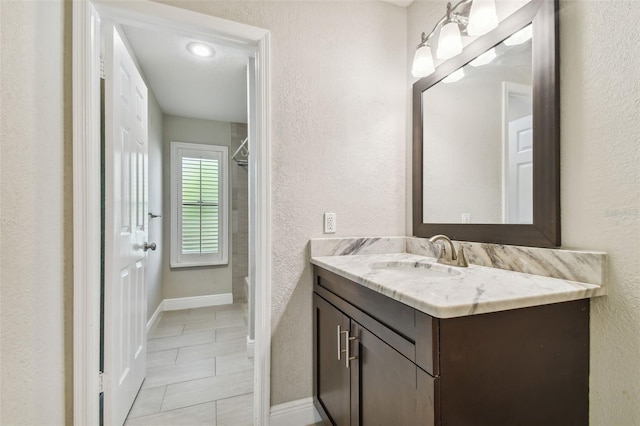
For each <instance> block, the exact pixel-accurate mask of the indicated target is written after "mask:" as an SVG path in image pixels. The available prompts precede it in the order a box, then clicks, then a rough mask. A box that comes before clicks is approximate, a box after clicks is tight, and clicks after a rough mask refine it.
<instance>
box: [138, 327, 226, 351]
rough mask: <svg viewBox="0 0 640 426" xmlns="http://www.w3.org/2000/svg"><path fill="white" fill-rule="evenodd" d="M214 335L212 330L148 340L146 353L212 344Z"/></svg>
mask: <svg viewBox="0 0 640 426" xmlns="http://www.w3.org/2000/svg"><path fill="white" fill-rule="evenodd" d="M214 340H215V333H214V332H213V330H211V331H204V332H198V333H190V334H181V335H180V336H170V337H159V338H157V339H149V341H148V342H147V351H148V352H154V351H161V350H165V349H174V348H182V347H187V346H193V345H201V344H203V343H209V342H213V341H214Z"/></svg>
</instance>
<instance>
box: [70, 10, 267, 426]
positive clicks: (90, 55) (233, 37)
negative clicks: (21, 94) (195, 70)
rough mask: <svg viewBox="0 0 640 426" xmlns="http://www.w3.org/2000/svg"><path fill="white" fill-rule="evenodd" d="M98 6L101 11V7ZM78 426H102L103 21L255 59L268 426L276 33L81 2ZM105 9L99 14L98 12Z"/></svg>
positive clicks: (262, 415)
mask: <svg viewBox="0 0 640 426" xmlns="http://www.w3.org/2000/svg"><path fill="white" fill-rule="evenodd" d="M94 6H95V8H94ZM72 8H73V21H72V32H73V46H72V60H73V63H72V69H73V108H72V112H73V160H74V161H73V181H74V200H73V212H74V224H73V226H74V237H73V244H74V265H75V266H74V319H73V326H74V367H73V371H74V423H75V424H98V423H99V404H98V397H99V393H98V366H99V363H98V361H99V348H100V345H99V329H100V327H99V312H100V132H99V129H100V104H99V93H100V90H99V79H98V76H99V53H100V49H99V43H100V37H99V34H100V33H99V31H97V29H98V28H99V18H109V19H110V20H112V21H115V22H116V23H127V24H129V25H132V24H133V25H139V26H146V27H161V28H165V29H170V30H172V31H177V32H181V33H183V34H190V35H192V36H193V35H194V34H197V35H198V38H200V39H202V40H204V41H206V40H210V41H212V42H216V43H220V44H223V45H233V46H234V47H236V48H241V49H244V50H245V51H247V52H251V53H252V54H255V57H256V92H257V93H256V98H257V102H256V104H257V108H258V114H257V115H258V119H257V120H256V140H255V141H254V142H255V146H256V152H255V155H252V156H251V157H252V160H253V161H255V163H254V167H255V168H254V169H253V170H256V176H257V180H258V185H259V186H258V188H257V197H256V209H255V212H253V213H255V215H256V222H257V225H256V233H257V236H256V240H257V241H256V247H255V249H256V274H255V277H256V299H255V300H256V316H255V321H256V358H255V389H254V392H255V395H256V398H255V399H254V420H255V421H254V423H255V424H256V425H257V426H261V425H265V426H266V425H268V424H269V419H270V405H271V404H270V400H271V398H270V395H271V373H270V368H271V256H272V253H271V226H270V222H271V172H270V171H271V154H270V143H271V126H270V123H271V110H270V107H271V104H270V90H271V89H270V64H269V55H270V33H269V31H268V30H265V29H262V28H257V27H253V26H250V25H245V24H241V23H237V22H232V21H228V20H225V19H221V18H217V17H213V16H209V15H204V14H200V13H197V12H192V11H189V10H185V9H180V8H175V7H171V6H167V5H163V4H160V3H155V2H151V1H144V0H141V1H135V2H112V1H104V0H93V1H92V0H78V1H74V2H73V6H72ZM96 10H97V12H96Z"/></svg>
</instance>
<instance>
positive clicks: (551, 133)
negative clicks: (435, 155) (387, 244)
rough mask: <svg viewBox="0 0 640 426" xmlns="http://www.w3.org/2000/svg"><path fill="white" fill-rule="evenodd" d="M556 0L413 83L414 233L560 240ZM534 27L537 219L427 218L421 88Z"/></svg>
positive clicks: (536, 3)
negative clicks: (510, 221)
mask: <svg viewBox="0 0 640 426" xmlns="http://www.w3.org/2000/svg"><path fill="white" fill-rule="evenodd" d="M557 10H558V2H557V0H533V1H532V2H530V3H527V4H526V5H525V6H523V7H522V8H521V9H519V10H518V11H517V12H515V13H514V14H513V15H511V16H509V17H508V18H507V19H505V20H504V21H502V22H500V25H499V26H498V27H497V28H496V29H495V30H493V31H491V32H489V33H487V34H485V35H483V36H481V37H478V39H476V40H474V41H473V42H472V43H470V44H469V45H468V46H466V47H465V48H464V50H463V51H462V53H460V54H459V55H458V56H455V57H453V58H451V59H449V60H448V61H446V62H444V63H442V64H441V65H440V66H438V68H437V69H436V71H435V73H433V74H431V75H429V76H427V77H424V78H422V79H420V80H418V81H417V82H416V83H415V84H414V85H413V154H412V155H413V235H415V236H417V237H431V236H433V235H435V234H445V235H447V236H449V237H450V238H451V239H455V240H459V241H478V242H486V243H496V244H514V245H522V246H533V247H554V246H559V245H560V107H559V106H560V96H559V88H560V87H559V67H558V57H557V55H558V15H557ZM529 23H532V27H533V42H532V49H533V58H532V62H533V69H532V75H533V224H531V225H520V224H460V223H423V217H424V215H423V206H424V200H423V194H424V192H423V186H422V185H423V182H424V180H423V179H424V177H423V151H422V143H423V133H422V132H423V127H422V92H424V91H425V90H426V89H428V88H429V87H431V86H432V85H434V84H436V83H437V82H439V81H440V80H442V79H443V78H444V77H446V76H447V75H449V74H450V73H452V72H453V71H455V70H457V69H458V68H460V67H462V66H464V65H465V64H467V63H468V62H470V61H471V60H473V59H475V58H476V57H477V56H478V55H480V54H481V53H483V52H485V51H486V50H488V49H490V48H491V47H493V46H495V45H497V44H499V43H500V42H502V41H503V40H504V39H506V38H507V37H509V36H510V35H511V34H513V33H514V32H516V31H518V30H520V29H521V28H523V27H525V26H526V25H528V24H529Z"/></svg>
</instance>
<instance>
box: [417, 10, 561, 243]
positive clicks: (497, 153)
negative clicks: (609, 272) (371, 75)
mask: <svg viewBox="0 0 640 426" xmlns="http://www.w3.org/2000/svg"><path fill="white" fill-rule="evenodd" d="M557 7H558V5H557V1H556V0H533V1H531V2H529V3H526V4H525V5H524V6H523V7H522V8H521V9H519V10H518V11H516V12H515V13H513V14H512V15H510V16H509V17H507V18H506V19H504V20H503V21H502V22H500V24H499V25H498V27H497V28H496V29H494V30H492V31H491V32H489V33H487V34H485V35H483V36H481V37H478V38H477V39H475V40H474V41H472V42H471V43H470V44H468V45H467V46H466V47H465V48H464V49H463V51H462V53H460V54H459V55H457V56H455V57H453V58H451V59H449V60H447V61H446V62H443V63H442V64H441V65H440V66H438V68H436V70H435V72H434V73H433V74H431V75H429V76H427V77H424V78H422V79H420V80H418V81H417V82H416V83H415V84H414V85H413V153H412V154H413V234H414V235H415V236H418V237H431V236H433V235H435V234H446V235H447V236H449V237H450V238H452V239H456V240H462V241H478V242H488V243H497V244H514V245H524V246H535V247H554V246H559V245H560V150H559V135H560V130H559V84H558V60H557V54H558V20H557Z"/></svg>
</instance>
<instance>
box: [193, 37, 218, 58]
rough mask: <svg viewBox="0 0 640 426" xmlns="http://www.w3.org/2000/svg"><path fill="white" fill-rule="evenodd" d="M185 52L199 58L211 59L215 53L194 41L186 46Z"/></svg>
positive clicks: (206, 46)
mask: <svg viewBox="0 0 640 426" xmlns="http://www.w3.org/2000/svg"><path fill="white" fill-rule="evenodd" d="M187 50H188V51H189V52H190V53H191V54H192V55H195V56H198V57H200V58H212V57H213V56H214V55H215V54H216V51H215V50H213V47H211V46H209V45H208V44H205V43H202V42H199V41H194V42H192V43H189V44H187Z"/></svg>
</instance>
